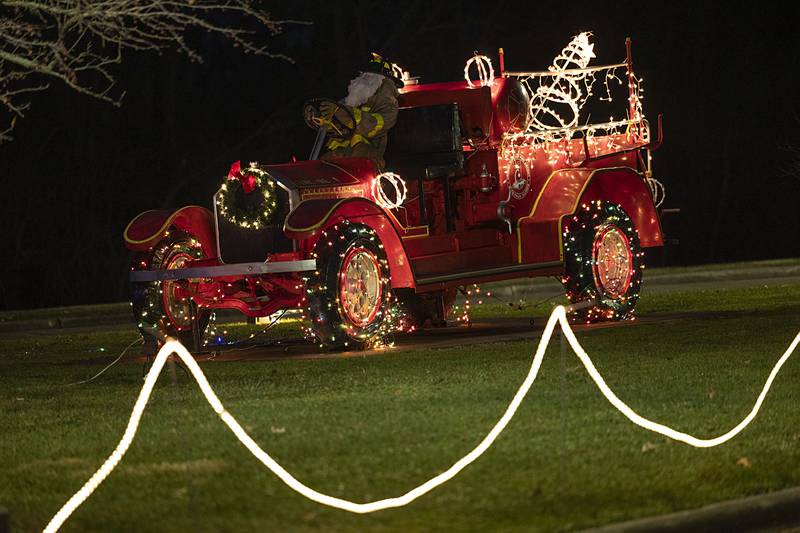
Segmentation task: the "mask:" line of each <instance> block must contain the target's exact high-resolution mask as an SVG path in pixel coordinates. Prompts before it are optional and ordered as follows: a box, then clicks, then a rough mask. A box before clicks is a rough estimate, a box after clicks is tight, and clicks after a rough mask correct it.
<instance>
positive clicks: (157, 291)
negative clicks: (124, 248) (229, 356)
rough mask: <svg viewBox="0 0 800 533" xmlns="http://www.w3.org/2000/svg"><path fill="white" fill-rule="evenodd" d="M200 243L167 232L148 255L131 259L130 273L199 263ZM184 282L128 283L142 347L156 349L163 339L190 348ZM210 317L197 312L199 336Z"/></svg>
mask: <svg viewBox="0 0 800 533" xmlns="http://www.w3.org/2000/svg"><path fill="white" fill-rule="evenodd" d="M203 257H204V256H203V251H202V248H201V247H200V243H198V242H197V240H195V239H193V238H192V237H191V236H190V235H188V234H187V233H183V232H179V231H176V230H172V231H170V233H169V234H168V235H167V237H166V238H164V239H163V240H162V241H160V242H159V243H158V244H157V245H156V246H155V247H154V248H152V249H151V250H149V251H148V252H145V253H141V254H137V255H136V256H135V257H134V258H133V264H132V265H131V270H161V269H173V268H183V267H185V266H186V265H187V264H188V263H189V262H191V261H193V260H195V259H202V258H203ZM186 285H187V281H186V280H179V281H169V280H165V281H160V282H158V281H156V282H149V283H148V282H144V283H131V307H132V310H133V316H134V319H135V320H136V323H137V324H138V327H139V331H140V332H141V334H142V337H144V339H145V344H151V345H159V344H161V343H163V342H164V341H165V339H166V338H167V337H174V338H177V339H178V340H179V341H180V342H182V343H183V344H185V345H187V346H192V345H193V342H192V341H193V335H192V322H191V313H190V305H191V303H190V301H189V296H187V295H186V294H185V287H186ZM210 315H211V313H210V312H209V311H208V310H202V309H198V310H197V320H198V328H199V330H200V334H201V335H202V333H203V332H204V331H205V329H206V326H208V321H209V318H210Z"/></svg>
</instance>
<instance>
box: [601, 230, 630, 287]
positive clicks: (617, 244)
mask: <svg viewBox="0 0 800 533" xmlns="http://www.w3.org/2000/svg"><path fill="white" fill-rule="evenodd" d="M592 258H593V261H592V274H593V275H594V282H595V285H596V286H597V288H598V289H600V292H601V293H603V294H605V295H608V296H610V297H611V298H619V297H620V296H623V295H624V294H625V293H626V292H628V289H629V288H630V286H631V278H632V276H633V252H631V243H630V241H629V240H628V237H627V235H625V233H624V232H623V231H622V230H621V229H620V228H618V227H616V226H614V225H612V224H606V225H604V226H602V227H600V228H598V230H597V236H596V237H595V239H594V245H593V246H592Z"/></svg>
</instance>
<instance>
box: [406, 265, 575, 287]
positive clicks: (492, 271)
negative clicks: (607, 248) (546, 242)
mask: <svg viewBox="0 0 800 533" xmlns="http://www.w3.org/2000/svg"><path fill="white" fill-rule="evenodd" d="M563 265H564V263H563V262H561V261H547V262H545V263H528V264H525V265H510V266H505V267H497V268H487V269H486V270H472V271H469V272H457V273H455V274H444V275H442V276H431V277H429V278H420V279H418V280H417V285H431V284H434V283H444V282H447V281H455V280H459V279H467V278H475V277H481V276H494V275H497V274H510V273H513V272H522V271H526V270H541V269H544V268H553V267H560V266H563Z"/></svg>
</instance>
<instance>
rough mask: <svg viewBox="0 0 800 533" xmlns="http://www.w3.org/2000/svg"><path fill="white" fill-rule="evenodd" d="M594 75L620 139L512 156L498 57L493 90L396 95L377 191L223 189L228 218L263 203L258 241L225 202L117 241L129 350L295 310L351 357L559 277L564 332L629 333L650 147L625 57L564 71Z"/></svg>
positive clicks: (346, 177)
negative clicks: (128, 302)
mask: <svg viewBox="0 0 800 533" xmlns="http://www.w3.org/2000/svg"><path fill="white" fill-rule="evenodd" d="M604 68H605V69H607V70H608V69H611V68H621V69H622V71H623V72H625V75H626V76H627V80H628V81H629V82H630V83H629V84H628V96H629V98H628V100H629V102H628V104H629V110H628V117H627V119H626V120H624V121H622V122H621V124H622V125H623V126H624V127H623V128H618V126H619V124H616V125H614V127H613V128H608V129H606V130H603V129H602V128H599V127H595V128H594V129H592V130H591V131H590V129H589V128H588V127H587V128H582V127H576V128H572V129H571V130H570V131H569V132H568V134H567V135H561V136H556V137H552V136H551V137H546V136H545V140H544V141H541V136H540V137H538V138H539V141H537V142H533V143H531V142H528V143H527V144H526V137H525V130H526V127H527V126H526V124H525V120H526V116H527V115H529V113H530V100H531V97H532V95H531V94H530V90H529V89H527V88H526V86H525V84H524V83H523V82H522V81H521V77H520V75H518V74H517V73H511V72H504V71H503V65H502V56H501V65H500V73H499V75H498V77H496V78H493V79H484V80H483V82H482V83H472V82H471V81H469V80H466V81H458V82H452V83H435V84H409V85H407V86H406V87H405V88H403V89H401V91H400V92H401V94H400V96H399V102H400V106H401V109H400V112H399V116H398V120H397V124H396V126H395V127H394V128H393V129H392V130H391V131H390V133H389V140H388V149H387V153H386V167H387V169H388V170H390V171H392V174H381V173H379V172H378V169H377V168H376V165H375V163H373V162H372V161H371V160H368V159H363V158H352V159H339V160H336V161H333V162H331V161H321V160H316V159H315V160H308V161H297V162H291V163H285V164H275V165H264V166H260V167H252V168H251V169H247V168H245V169H244V170H241V169H240V170H239V172H232V173H231V175H230V176H229V177H230V180H229V181H227V183H228V184H232V183H233V182H235V181H239V182H241V183H237V185H239V189H238V190H237V194H239V195H240V200H241V201H244V202H245V203H246V202H248V201H251V200H250V199H251V198H255V199H257V201H258V202H261V205H262V206H263V203H264V202H269V206H268V207H269V213H270V220H269V221H267V222H265V223H263V224H257V226H258V227H255V226H254V225H249V227H243V226H248V225H247V224H245V225H242V224H237V223H236V221H237V219H236V217H235V216H229V215H231V212H230V209H227V210H226V208H225V204H224V202H223V201H222V197H223V196H224V193H225V192H226V191H227V188H226V185H223V186H222V188H221V189H220V191H219V192H217V194H216V195H215V198H214V202H213V210H209V209H207V208H205V207H201V206H189V207H182V208H180V209H174V210H154V211H147V212H144V213H142V214H140V215H139V216H137V217H136V218H135V219H134V220H132V221H131V222H130V224H129V225H128V227H127V228H126V229H125V234H124V238H125V243H126V246H127V247H128V248H129V249H130V250H132V251H133V252H135V260H134V262H133V267H132V272H131V273H130V280H131V287H132V304H133V310H134V313H135V316H136V318H137V320H138V322H139V327H140V329H141V331H142V333H143V335H144V336H145V337H146V339H151V340H153V339H162V340H163V339H164V338H165V337H166V336H173V337H178V338H180V339H181V340H183V341H184V342H190V341H192V340H195V343H196V342H197V339H198V338H199V335H200V334H202V331H203V329H204V328H205V326H206V324H207V323H208V319H209V315H210V313H211V312H212V311H213V310H215V309H235V310H238V311H240V312H241V313H243V314H244V315H246V316H248V317H265V316H270V315H273V314H274V313H276V312H278V311H281V310H286V309H302V310H304V312H305V315H306V318H307V321H308V326H309V328H310V330H311V331H312V332H313V334H314V335H315V337H316V338H317V339H318V342H320V343H321V344H324V345H327V346H330V347H335V348H344V347H347V348H348V349H358V348H360V347H363V346H365V345H368V344H370V343H373V342H375V341H376V340H377V339H379V338H380V337H381V336H382V335H384V334H385V333H387V332H388V331H390V330H392V329H393V328H396V327H398V318H397V316H398V314H399V313H398V312H397V310H398V309H401V310H402V315H403V317H404V318H402V321H403V322H404V323H405V324H406V325H408V324H412V325H413V327H416V328H419V327H423V326H435V325H441V324H444V323H445V321H446V320H447V318H448V312H449V311H450V308H451V306H452V304H453V301H454V297H455V292H456V289H457V288H459V287H463V286H465V285H469V284H474V283H483V282H491V281H498V280H508V279H513V278H525V277H534V276H558V277H560V279H561V280H562V282H563V284H564V287H565V289H566V294H567V296H568V297H569V299H570V301H572V302H573V303H578V302H583V303H584V304H585V305H578V306H576V308H577V310H576V311H574V318H575V319H576V320H581V321H596V320H620V319H625V318H628V317H630V316H631V313H632V312H633V309H634V306H635V304H636V301H637V298H638V291H639V287H640V285H641V280H642V268H643V263H642V254H643V252H642V250H643V249H644V248H650V247H657V246H662V244H663V236H662V231H661V225H660V219H659V211H658V209H657V207H656V205H655V203H654V198H653V194H654V193H653V191H652V190H651V187H650V186H649V185H648V180H649V179H650V178H651V170H650V153H651V151H652V150H654V149H655V148H656V147H657V146H658V145H659V144H660V141H661V124H660V122H661V121H660V117H659V121H658V125H657V135H655V136H654V137H655V139H654V140H651V135H650V126H649V124H648V123H647V121H646V120H645V119H644V117H643V116H642V115H641V113H640V112H638V111H637V109H636V108H635V106H636V105H638V101H636V102H635V100H636V94H635V92H634V91H635V85H636V83H635V81H636V78H635V76H634V74H633V69H632V66H631V60H630V46H628V59H627V61H626V62H625V63H620V64H618V65H605V66H601V67H592V68H585V69H582V70H583V71H592V72H593V71H601V70H602V69H604ZM592 69H594V70H592ZM575 70H576V72H577V71H580V70H581V69H575ZM547 72H548V71H545V72H544V73H539V74H540V75H542V76H552V74H548V73H547ZM565 72H566V74H564V75H565V76H567V75H570V71H565ZM526 74H528V75H530V74H531V73H526ZM533 74H536V73H533ZM578 74H580V72H578ZM581 132H583V133H581ZM601 132H602V133H601ZM248 190H249V192H245V191H248ZM253 190H255V191H257V192H255V193H254V192H253ZM258 191H260V192H261V193H264V194H259V193H258ZM254 201H256V200H254Z"/></svg>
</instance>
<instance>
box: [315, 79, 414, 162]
mask: <svg viewBox="0 0 800 533" xmlns="http://www.w3.org/2000/svg"><path fill="white" fill-rule="evenodd" d="M397 95H398V92H397V87H395V84H394V82H393V81H392V80H390V79H389V78H386V79H384V80H383V83H381V86H380V87H378V90H377V91H375V94H373V95H372V96H370V97H369V99H368V100H367V101H366V102H364V104H363V105H360V106H357V107H354V108H353V116H354V117H355V119H356V124H355V129H354V130H353V134H352V135H351V136H350V138H348V139H331V140H330V141H328V148H329V149H330V150H334V151H336V152H339V153H337V154H336V155H339V156H340V157H348V156H356V155H358V156H364V157H370V158H372V159H374V160H375V162H376V163H377V164H378V166H379V167H380V168H383V166H384V161H383V154H384V152H385V151H386V139H387V135H386V134H387V132H388V131H389V130H390V129H391V128H392V126H394V124H395V122H397V111H398V103H397ZM362 144H364V145H366V146H359V145H362ZM356 147H358V148H359V149H358V150H357V153H355V154H353V153H352V152H351V151H352V150H353V149H355V148H356Z"/></svg>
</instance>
